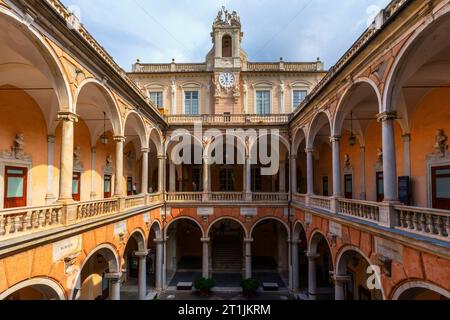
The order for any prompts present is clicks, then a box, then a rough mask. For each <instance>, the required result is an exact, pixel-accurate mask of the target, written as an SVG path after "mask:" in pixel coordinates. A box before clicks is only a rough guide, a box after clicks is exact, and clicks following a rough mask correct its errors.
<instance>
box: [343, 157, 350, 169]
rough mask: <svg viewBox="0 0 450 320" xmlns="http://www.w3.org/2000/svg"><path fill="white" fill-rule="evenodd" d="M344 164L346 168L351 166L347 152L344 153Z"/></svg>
mask: <svg viewBox="0 0 450 320" xmlns="http://www.w3.org/2000/svg"><path fill="white" fill-rule="evenodd" d="M344 164H345V167H346V168H347V169H348V168H350V167H351V164H350V156H349V155H348V154H345V155H344Z"/></svg>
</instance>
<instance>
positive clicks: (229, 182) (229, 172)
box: [220, 166, 235, 192]
mask: <svg viewBox="0 0 450 320" xmlns="http://www.w3.org/2000/svg"><path fill="white" fill-rule="evenodd" d="M234 182H235V178H234V169H233V167H228V166H224V167H222V168H220V191H222V192H229V191H235V187H234Z"/></svg>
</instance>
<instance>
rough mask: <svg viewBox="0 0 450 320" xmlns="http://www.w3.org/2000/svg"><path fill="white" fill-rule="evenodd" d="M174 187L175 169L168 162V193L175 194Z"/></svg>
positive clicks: (172, 164) (171, 163) (173, 165)
mask: <svg viewBox="0 0 450 320" xmlns="http://www.w3.org/2000/svg"><path fill="white" fill-rule="evenodd" d="M176 189H177V186H176V167H175V164H174V163H173V162H172V161H170V163H169V192H175V191H176Z"/></svg>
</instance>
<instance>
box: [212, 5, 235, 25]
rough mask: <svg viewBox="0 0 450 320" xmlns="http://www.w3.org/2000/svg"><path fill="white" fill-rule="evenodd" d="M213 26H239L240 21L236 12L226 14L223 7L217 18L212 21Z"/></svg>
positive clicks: (226, 11)
mask: <svg viewBox="0 0 450 320" xmlns="http://www.w3.org/2000/svg"><path fill="white" fill-rule="evenodd" d="M214 26H219V27H220V26H225V27H226V26H236V27H240V26H241V19H240V18H239V16H238V15H237V13H236V11H233V12H231V13H230V12H228V10H226V9H225V7H222V9H221V10H220V11H219V12H218V13H217V17H216V19H215V20H214Z"/></svg>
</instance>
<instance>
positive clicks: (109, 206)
mask: <svg viewBox="0 0 450 320" xmlns="http://www.w3.org/2000/svg"><path fill="white" fill-rule="evenodd" d="M118 211H119V200H118V199H115V198H114V199H113V198H111V199H105V200H92V201H86V202H80V203H78V204H77V220H84V219H90V218H95V217H99V216H104V215H108V214H114V213H117V212H118Z"/></svg>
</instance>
